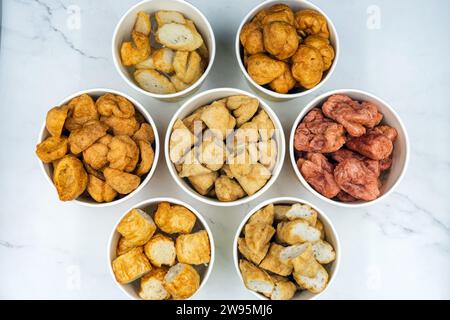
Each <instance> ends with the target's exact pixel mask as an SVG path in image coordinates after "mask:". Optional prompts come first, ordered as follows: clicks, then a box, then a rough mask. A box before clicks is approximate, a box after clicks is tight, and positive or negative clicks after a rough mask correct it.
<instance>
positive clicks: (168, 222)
mask: <svg viewBox="0 0 450 320" xmlns="http://www.w3.org/2000/svg"><path fill="white" fill-rule="evenodd" d="M196 220H197V218H196V217H195V215H194V214H193V213H192V212H191V211H190V210H189V209H187V208H185V207H183V206H180V205H170V203H168V202H161V203H160V204H159V205H158V209H157V210H156V213H155V222H156V225H157V226H158V227H159V228H160V229H161V230H162V231H164V232H165V233H169V234H173V233H190V232H191V231H192V228H193V227H194V225H195V222H196Z"/></svg>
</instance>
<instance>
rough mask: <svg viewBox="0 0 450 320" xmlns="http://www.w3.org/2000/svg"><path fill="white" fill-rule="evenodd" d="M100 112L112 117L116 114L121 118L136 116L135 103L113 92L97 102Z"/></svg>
mask: <svg viewBox="0 0 450 320" xmlns="http://www.w3.org/2000/svg"><path fill="white" fill-rule="evenodd" d="M95 105H96V107H97V110H98V113H100V115H102V116H106V117H110V116H112V115H115V116H116V117H119V118H130V117H132V116H134V113H135V110H134V106H133V104H132V103H131V102H130V101H128V100H127V99H126V98H124V97H122V96H118V95H114V94H111V93H107V94H105V95H103V96H101V97H100V98H98V99H97V101H96V102H95Z"/></svg>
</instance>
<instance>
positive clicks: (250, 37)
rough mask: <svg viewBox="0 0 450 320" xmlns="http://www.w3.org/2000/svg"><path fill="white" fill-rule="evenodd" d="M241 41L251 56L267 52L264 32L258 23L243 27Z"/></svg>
mask: <svg viewBox="0 0 450 320" xmlns="http://www.w3.org/2000/svg"><path fill="white" fill-rule="evenodd" d="M239 40H240V41H241V44H242V46H243V47H244V50H245V51H246V52H247V54H249V55H252V54H257V53H263V52H264V51H265V49H264V40H263V32H262V29H261V26H260V25H259V24H258V23H255V22H250V23H247V24H245V25H244V26H243V27H242V30H241V33H240V35H239Z"/></svg>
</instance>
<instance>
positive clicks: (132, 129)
mask: <svg viewBox="0 0 450 320" xmlns="http://www.w3.org/2000/svg"><path fill="white" fill-rule="evenodd" d="M101 121H102V122H104V123H105V124H106V125H108V126H109V127H111V128H112V130H113V133H114V135H115V136H121V135H127V136H130V137H131V136H133V135H134V134H135V133H136V131H138V130H139V127H140V124H139V122H138V121H137V120H136V118H135V117H131V118H119V117H117V116H114V115H112V116H110V117H101Z"/></svg>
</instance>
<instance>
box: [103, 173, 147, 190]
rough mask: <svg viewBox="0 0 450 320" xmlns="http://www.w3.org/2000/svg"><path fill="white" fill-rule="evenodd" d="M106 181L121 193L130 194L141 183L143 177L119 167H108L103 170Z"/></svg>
mask: <svg viewBox="0 0 450 320" xmlns="http://www.w3.org/2000/svg"><path fill="white" fill-rule="evenodd" d="M103 174H104V175H105V179H106V183H107V184H109V185H110V186H111V187H112V188H113V189H114V190H116V191H117V192H118V193H120V194H129V193H131V192H133V191H134V190H136V188H137V187H139V184H140V183H141V178H139V177H138V176H137V175H134V174H131V173H127V172H123V171H120V170H117V169H112V168H106V169H105V170H103Z"/></svg>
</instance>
